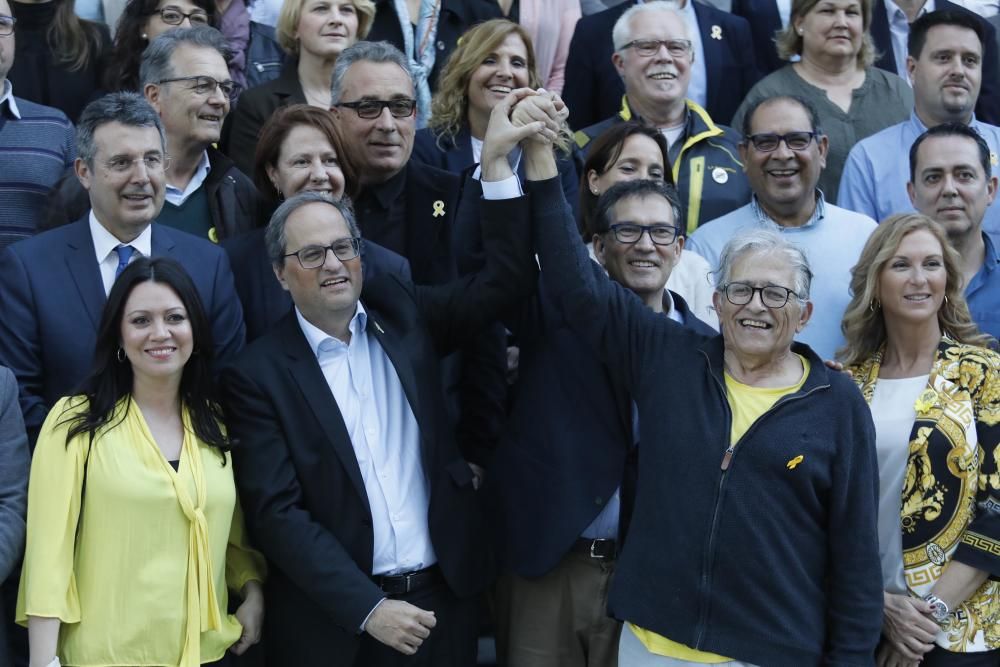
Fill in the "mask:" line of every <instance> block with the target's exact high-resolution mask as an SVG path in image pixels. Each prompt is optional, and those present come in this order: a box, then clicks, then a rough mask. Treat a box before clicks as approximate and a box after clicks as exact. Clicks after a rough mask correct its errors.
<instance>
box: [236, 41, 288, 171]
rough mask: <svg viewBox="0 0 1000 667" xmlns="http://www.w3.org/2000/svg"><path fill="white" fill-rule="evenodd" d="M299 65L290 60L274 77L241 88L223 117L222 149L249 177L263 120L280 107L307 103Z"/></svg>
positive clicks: (264, 121) (265, 120)
mask: <svg viewBox="0 0 1000 667" xmlns="http://www.w3.org/2000/svg"><path fill="white" fill-rule="evenodd" d="M298 66H299V64H298V61H296V60H289V61H288V62H286V63H285V65H284V66H283V67H282V68H281V76H279V77H278V78H277V79H274V80H273V81H268V82H267V83H265V84H262V85H260V86H257V87H256V88H250V89H249V90H246V91H244V92H243V93H242V94H241V95H240V103H239V104H237V105H236V108H234V109H233V112H232V113H231V114H229V117H228V118H226V127H225V128H224V129H223V131H222V141H223V144H222V152H223V153H225V154H226V155H228V156H229V157H230V158H231V159H232V161H233V162H234V163H236V166H237V167H238V168H239V170H240V171H242V172H243V173H244V174H246V175H247V176H249V177H250V178H253V167H254V153H255V152H256V150H257V139H258V137H259V136H260V130H261V128H262V127H264V123H266V122H267V120H268V119H269V118H270V117H271V114H273V113H274V112H275V111H277V110H278V109H280V108H281V107H287V106H290V105H292V104H306V94H305V93H304V92H302V84H301V83H299V73H298Z"/></svg>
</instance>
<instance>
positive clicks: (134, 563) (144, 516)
mask: <svg viewBox="0 0 1000 667" xmlns="http://www.w3.org/2000/svg"><path fill="white" fill-rule="evenodd" d="M211 332H212V329H211V324H210V322H209V321H208V317H207V316H206V314H205V312H204V309H203V307H202V305H201V300H200V298H199V297H198V292H197V290H196V288H195V286H194V284H193V283H192V282H191V278H190V277H189V276H188V274H187V273H186V272H185V271H184V269H183V268H182V267H181V265H180V264H178V263H177V262H176V261H174V260H172V259H168V258H162V257H161V258H154V259H149V258H145V257H143V258H139V259H137V260H135V261H133V262H132V263H131V264H128V265H127V267H126V268H124V270H121V271H120V275H119V276H118V278H117V279H116V280H115V283H114V285H113V287H112V288H111V292H110V294H109V295H108V301H107V304H106V305H105V308H104V311H103V314H102V316H101V322H100V325H99V329H98V334H97V343H96V346H95V353H94V365H93V369H94V370H93V371H92V373H91V375H90V377H89V378H88V379H87V380H86V381H85V382H84V383H83V385H82V388H81V390H80V392H79V393H78V394H77V395H74V396H68V397H65V398H63V399H61V400H60V401H59V402H58V403H56V405H55V406H53V408H52V410H51V411H50V413H49V415H48V418H47V419H46V421H45V424H44V425H43V426H42V430H41V433H40V434H39V437H38V441H37V444H36V446H35V451H34V455H33V460H32V467H31V477H30V480H29V486H28V498H29V507H30V509H29V510H28V540H27V546H26V549H25V558H24V568H23V571H22V575H21V586H20V590H19V597H18V611H17V620H18V622H19V623H22V624H25V623H26V624H27V626H28V637H29V645H30V654H31V655H30V660H31V663H30V664H31V667H36V666H37V667H46V666H50V667H51V666H58V665H59V664H60V661H61V662H63V663H65V664H67V665H160V666H164V665H176V666H177V667H196V666H197V665H202V664H223V665H225V664H228V662H227V657H226V656H227V651H229V650H231V651H232V652H233V653H236V654H240V653H243V652H244V651H246V649H247V648H249V646H251V645H252V644H254V643H256V642H257V641H258V640H259V638H260V632H261V625H262V622H263V615H264V607H263V605H264V601H263V593H262V588H261V581H263V578H264V573H265V564H264V559H263V557H262V556H261V555H260V554H259V553H257V552H256V551H254V550H252V549H251V548H250V547H249V546H248V544H247V541H246V536H245V530H244V526H243V517H242V513H241V511H240V507H239V503H238V501H237V498H236V485H235V483H234V480H233V466H232V461H231V459H230V454H229V451H228V450H229V447H230V444H231V443H230V441H229V439H228V437H227V435H226V429H225V426H224V425H223V423H222V417H223V416H222V411H221V409H220V407H219V404H218V403H217V401H216V399H215V392H214V388H213V378H212V357H213V352H212V349H213V346H212V341H211ZM229 591H232V592H234V593H236V594H238V595H239V596H240V598H241V600H242V603H241V604H240V605H239V607H238V608H237V609H236V612H235V613H234V614H227V605H228V599H229Z"/></svg>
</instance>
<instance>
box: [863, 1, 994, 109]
mask: <svg viewBox="0 0 1000 667" xmlns="http://www.w3.org/2000/svg"><path fill="white" fill-rule="evenodd" d="M934 6H935V9H936V10H938V11H941V10H949V11H956V12H963V13H966V14H968V15H969V16H974V17H976V19H977V20H979V21H980V22H982V24H983V30H984V31H985V33H986V40H985V42H984V43H983V75H982V85H981V87H980V89H979V100H978V101H977V102H976V118H977V119H979V120H981V121H983V122H985V123H990V124H991V125H1000V65H998V56H997V32H996V30H995V29H994V28H993V26H992V25H990V22H989V21H987V20H986V19H984V18H983V17H981V16H979V14H976V13H975V12H970V11H969V10H968V9H966V8H965V7H962V6H961V5H956V4H955V3H954V2H949V0H937V2H936V3H935V5H934ZM869 32H870V33H871V35H872V40H874V42H875V48H876V49H878V52H879V53H880V54H881V55H880V56H879V59H878V60H876V61H875V66H876V67H880V68H882V69H884V70H886V71H889V72H892V73H893V74H900V76H902V77H903V78H906V73H905V72H902V73H900V72H897V71H896V58H895V56H894V55H893V51H892V34H891V33H890V32H889V18H888V16H887V15H886V12H885V2H884V0H875V1H874V2H873V3H872V25H871V29H870V30H869Z"/></svg>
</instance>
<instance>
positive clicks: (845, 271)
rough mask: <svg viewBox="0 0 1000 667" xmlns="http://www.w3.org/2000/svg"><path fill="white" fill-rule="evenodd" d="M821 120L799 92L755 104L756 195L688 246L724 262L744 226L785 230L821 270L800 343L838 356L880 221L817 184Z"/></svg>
mask: <svg viewBox="0 0 1000 667" xmlns="http://www.w3.org/2000/svg"><path fill="white" fill-rule="evenodd" d="M818 123H819V121H818V119H817V115H816V110H815V109H813V108H812V105H811V104H809V102H808V101H806V100H803V99H800V98H796V97H772V98H768V99H765V100H763V101H761V102H759V103H758V104H757V105H756V106H753V107H751V108H750V110H749V111H748V112H747V114H746V116H745V117H744V123H743V124H744V127H743V135H744V137H745V139H744V140H743V142H741V143H740V158H741V160H742V161H743V168H744V170H745V171H746V174H747V178H749V180H750V187H751V188H753V199H752V201H751V202H750V203H749V204H747V205H746V206H744V207H742V208H740V209H737V210H736V211H733V212H732V213H730V214H728V215H725V216H723V217H721V218H718V219H717V220H713V221H712V222H709V223H708V224H706V225H705V226H703V227H700V228H699V229H698V231H696V232H695V233H694V234H693V235H692V236H691V242H690V244H689V246H688V247H689V249H691V250H693V251H694V252H697V253H698V254H700V255H701V256H702V257H704V258H705V259H707V260H708V263H709V264H710V265H712V266H718V263H719V257H720V254H721V252H722V249H723V247H724V246H725V245H726V243H728V242H729V240H730V239H731V238H733V237H734V236H735V235H736V234H737V233H738V232H740V231H741V230H744V229H745V228H748V227H754V226H759V227H765V228H771V229H775V230H778V231H780V232H782V233H783V234H784V235H786V236H787V237H788V239H789V240H790V241H791V242H793V243H795V244H797V245H798V246H800V247H801V248H802V250H803V251H804V252H805V253H806V256H807V257H808V258H809V263H810V265H811V266H812V269H813V272H814V273H815V278H814V280H813V288H812V301H813V303H815V304H816V315H815V316H814V317H813V318H812V321H811V322H810V324H809V326H808V327H807V328H806V329H804V330H803V332H802V333H801V335H800V336H799V340H801V341H802V342H805V343H807V344H808V345H809V346H810V347H812V348H813V349H814V350H816V351H817V352H818V353H819V354H820V355H821V356H823V357H825V358H827V359H832V358H833V357H834V353H835V352H836V350H837V348H838V347H839V346H840V345H842V344H843V336H842V335H841V333H840V320H841V318H842V317H843V315H844V309H845V308H846V307H847V303H848V301H850V296H851V295H850V293H849V291H848V285H849V284H850V278H851V267H852V266H854V264H855V263H856V262H857V260H858V256H859V255H860V254H861V249H862V247H864V244H865V241H866V240H867V239H868V236H869V234H871V233H872V230H874V229H875V221H874V220H872V219H871V218H869V217H867V216H864V215H860V214H858V213H854V212H852V211H848V210H845V209H842V208H839V207H837V206H834V205H833V204H829V203H827V202H826V201H825V200H824V198H823V193H822V192H821V191H820V190H818V189H817V187H816V184H817V183H818V182H819V176H820V173H821V172H822V171H823V168H824V167H825V166H826V154H827V150H828V143H827V137H826V135H824V134H823V131H822V129H821V128H820V127H819V124H818Z"/></svg>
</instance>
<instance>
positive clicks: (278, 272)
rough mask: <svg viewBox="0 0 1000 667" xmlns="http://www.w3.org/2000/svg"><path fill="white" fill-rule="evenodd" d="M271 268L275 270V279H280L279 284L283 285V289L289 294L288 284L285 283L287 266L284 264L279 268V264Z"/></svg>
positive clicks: (286, 259) (272, 265)
mask: <svg viewBox="0 0 1000 667" xmlns="http://www.w3.org/2000/svg"><path fill="white" fill-rule="evenodd" d="M285 261H288V258H287V257H286V258H285ZM271 268H272V269H273V270H274V277H275V278H277V279H278V282H279V283H281V289H283V290H285V291H286V292H287V291H288V283H287V282H286V281H285V265H284V264H282V265H281V266H278V265H277V264H271Z"/></svg>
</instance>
